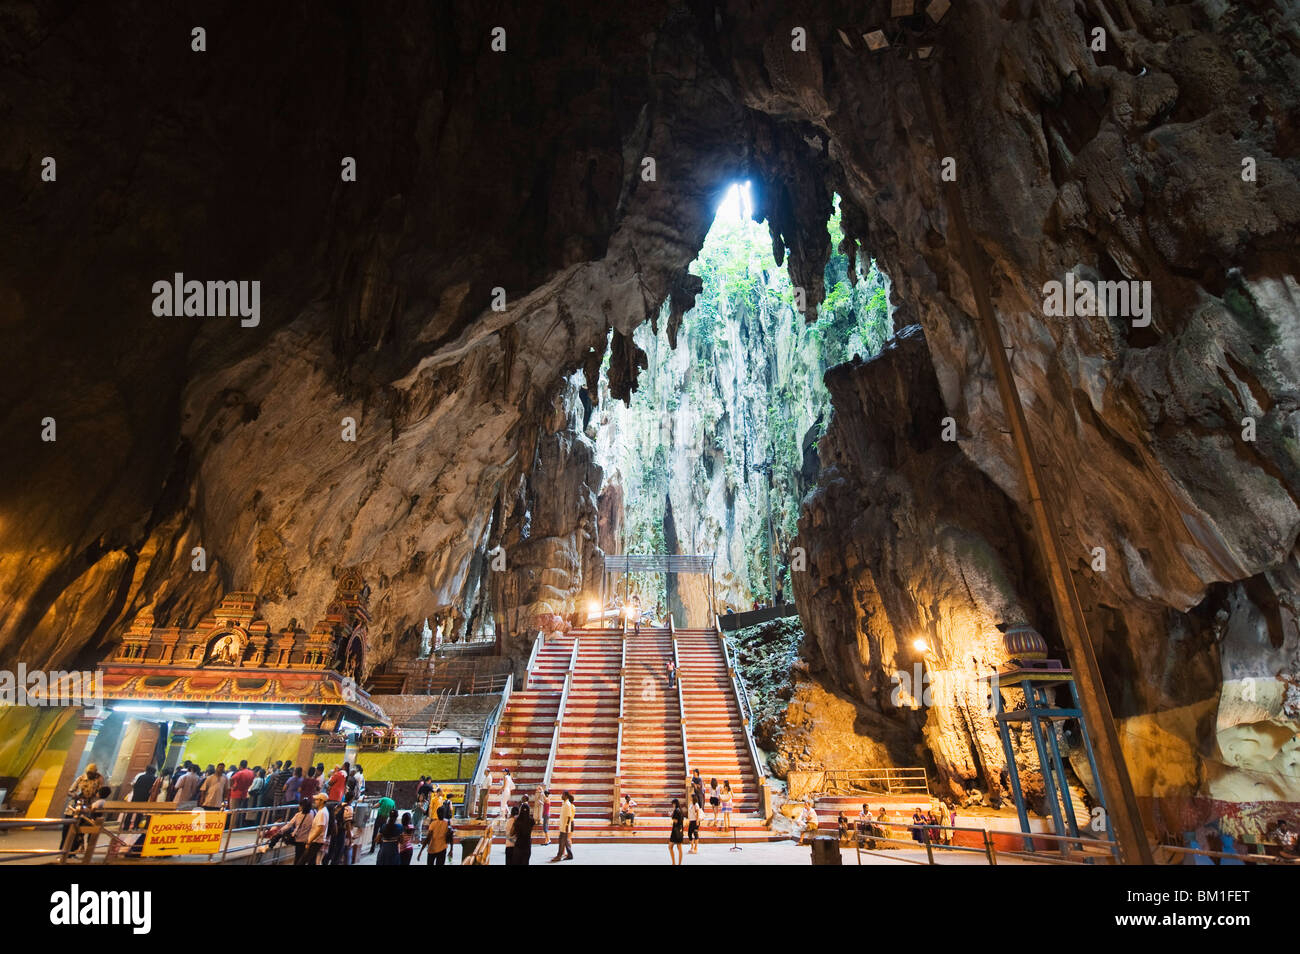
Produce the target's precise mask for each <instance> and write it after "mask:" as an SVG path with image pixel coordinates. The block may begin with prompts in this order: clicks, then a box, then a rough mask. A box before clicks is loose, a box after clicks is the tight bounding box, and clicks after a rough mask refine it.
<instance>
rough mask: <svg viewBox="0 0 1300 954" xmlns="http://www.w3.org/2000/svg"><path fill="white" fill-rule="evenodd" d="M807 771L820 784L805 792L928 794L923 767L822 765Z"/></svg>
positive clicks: (925, 795)
mask: <svg viewBox="0 0 1300 954" xmlns="http://www.w3.org/2000/svg"><path fill="white" fill-rule="evenodd" d="M808 774H809V775H812V776H817V775H820V776H821V777H822V778H821V780H820V784H817V785H814V786H812V787H811V788H809V789H808V790H807V791H808V794H819V795H856V794H858V793H870V794H876V795H919V796H923V797H925V798H929V796H930V780H929V778H928V777H927V776H926V773H925V769H923V768H892V767H885V768H856V769H826V770H825V771H822V772H812V773H808Z"/></svg>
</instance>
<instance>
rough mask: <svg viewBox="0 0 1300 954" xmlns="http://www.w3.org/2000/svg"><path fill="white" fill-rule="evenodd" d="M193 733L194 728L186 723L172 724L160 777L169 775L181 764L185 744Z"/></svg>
mask: <svg viewBox="0 0 1300 954" xmlns="http://www.w3.org/2000/svg"><path fill="white" fill-rule="evenodd" d="M193 731H194V726H192V725H190V723H188V722H173V723H172V724H171V728H170V730H169V731H168V739H167V758H166V761H164V762H163V767H162V771H161V772H160V773H159V774H160V775H170V774H171V773H172V772H173V771H174V770H175V768H176V766H178V765H180V764H181V756H182V755H184V754H185V744H186V743H187V742H189V740H190V733H191V732H193Z"/></svg>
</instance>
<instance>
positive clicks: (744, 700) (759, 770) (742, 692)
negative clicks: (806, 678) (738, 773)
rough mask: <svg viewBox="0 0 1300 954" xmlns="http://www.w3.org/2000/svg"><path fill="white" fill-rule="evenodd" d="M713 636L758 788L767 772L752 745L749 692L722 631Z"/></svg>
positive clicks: (751, 713)
mask: <svg viewBox="0 0 1300 954" xmlns="http://www.w3.org/2000/svg"><path fill="white" fill-rule="evenodd" d="M713 632H714V634H715V635H716V636H717V637H718V642H720V643H721V644H722V661H723V662H724V663H726V666H727V674H728V675H729V676H730V677H731V691H732V692H733V693H734V694H735V696H736V705H737V706H739V707H740V721H741V723H742V724H743V726H744V729H745V745H746V747H747V748H748V749H749V757H750V759H751V760H752V761H753V763H754V772H755V774H756V775H757V778H758V784H759V786H760V787H762V786H763V784H764V779H766V778H767V770H766V769H765V768H764V766H763V760H762V759H760V758H759V757H758V746H757V745H755V744H754V733H753V731H752V716H753V711H752V710H751V709H750V707H749V690H748V688H747V687H746V686H745V677H744V676H742V675H741V674H740V670H739V668H737V666H736V664H735V661H734V660H733V659H732V658H731V652H730V649H729V647H728V646H727V639H726V637H725V636H723V635H722V629H721V628H718V627H715V628H714V631H713Z"/></svg>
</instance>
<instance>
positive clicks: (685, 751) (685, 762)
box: [672, 636, 691, 801]
mask: <svg viewBox="0 0 1300 954" xmlns="http://www.w3.org/2000/svg"><path fill="white" fill-rule="evenodd" d="M672 640H673V673H674V675H675V676H676V679H677V715H678V718H679V719H680V720H681V728H682V767H683V768H685V769H686V772H685V779H686V788H685V795H686V798H687V800H688V801H689V800H690V797H691V773H690V768H691V752H690V747H689V746H688V745H687V744H686V699H685V697H684V696H683V695H682V667H681V661H680V660H679V659H678V657H677V637H676V636H674V637H672Z"/></svg>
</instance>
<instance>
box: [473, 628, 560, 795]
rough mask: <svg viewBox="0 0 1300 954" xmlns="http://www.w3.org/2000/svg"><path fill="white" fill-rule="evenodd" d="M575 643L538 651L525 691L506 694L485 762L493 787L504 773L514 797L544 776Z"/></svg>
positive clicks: (554, 642)
mask: <svg viewBox="0 0 1300 954" xmlns="http://www.w3.org/2000/svg"><path fill="white" fill-rule="evenodd" d="M573 644H574V640H573V639H572V638H570V637H559V638H555V639H552V640H550V641H548V642H547V644H546V645H545V646H544V647H543V648H542V649H541V650H540V651H539V652H538V654H537V659H536V660H535V661H534V663H533V668H532V669H531V670H530V671H529V673H528V678H527V680H526V682H525V684H524V688H523V689H521V690H516V691H515V692H512V693H511V694H510V698H509V699H508V700H507V702H506V708H505V711H504V712H502V714H501V724H500V726H499V727H498V728H497V735H496V740H495V742H494V744H493V746H492V755H491V758H490V761H489V762H488V768H489V771H490V772H491V773H492V778H493V780H494V781H495V782H496V784H497V785H500V784H501V778H502V776H503V773H504V772H505V770H507V769H508V770H509V771H510V774H511V775H512V776H513V777H514V780H515V792H516V795H515V799H516V800H517V799H518V796H519V795H522V794H525V793H527V794H529V795H530V796H531V794H532V791H533V789H534V788H536V787H537V785H538V784H539V783H540V782H541V781H542V780H543V779H544V778H545V776H546V763H547V759H549V758H550V754H551V742H552V740H553V739H554V738H555V723H556V720H557V719H558V718H559V714H560V697H561V695H562V694H563V690H564V679H565V676H566V675H567V674H568V671H569V659H570V657H571V656H572V653H573ZM496 809H497V796H496V793H495V791H494V792H493V793H492V794H491V796H490V800H489V815H491V814H493V813H495V812H496Z"/></svg>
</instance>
